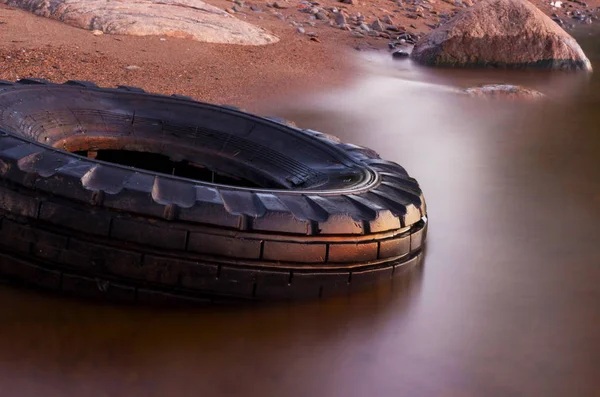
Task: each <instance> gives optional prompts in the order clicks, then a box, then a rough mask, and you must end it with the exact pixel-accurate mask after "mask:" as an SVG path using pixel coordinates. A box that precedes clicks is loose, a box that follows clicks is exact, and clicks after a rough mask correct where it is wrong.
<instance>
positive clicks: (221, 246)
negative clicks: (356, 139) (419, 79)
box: [0, 79, 427, 302]
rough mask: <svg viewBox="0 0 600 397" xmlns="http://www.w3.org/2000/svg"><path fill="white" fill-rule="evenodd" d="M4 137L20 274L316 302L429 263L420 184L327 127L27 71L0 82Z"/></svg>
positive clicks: (4, 185)
mask: <svg viewBox="0 0 600 397" xmlns="http://www.w3.org/2000/svg"><path fill="white" fill-rule="evenodd" d="M0 133H1V136H0V216H1V231H2V239H0V273H1V274H2V275H3V276H4V277H5V278H8V279H12V280H18V281H24V282H27V283H31V284H35V285H38V286H41V287H45V288H49V289H53V290H59V291H64V292H69V293H76V294H79V295H85V296H90V297H100V298H111V299H119V300H129V301H151V302H154V301H157V302H158V301H163V300H165V299H166V300H170V299H174V298H175V299H194V300H201V301H204V300H206V301H214V300H215V299H229V298H236V299H237V298H249V299H296V298H319V297H323V296H329V295H333V294H340V293H347V292H351V291H353V290H355V289H359V288H362V287H364V286H368V285H372V284H374V283H377V282H381V281H385V280H391V279H392V277H393V276H394V275H397V274H399V273H401V271H403V270H404V269H408V268H411V267H413V266H415V265H417V264H418V263H419V262H420V260H421V257H422V249H423V243H424V237H425V232H426V225H427V217H426V208H425V201H424V199H423V195H422V193H421V190H420V188H419V185H418V184H417V182H416V181H415V180H414V179H412V178H411V177H409V176H408V174H407V173H406V171H405V170H404V169H403V168H402V167H401V166H399V165H398V164H396V163H393V162H390V161H385V160H382V159H380V158H379V156H378V155H377V154H376V153H374V152H373V151H371V150H369V149H366V148H363V147H359V146H355V145H350V144H344V143H340V142H339V141H338V140H336V139H335V138H333V137H330V136H328V135H325V134H322V133H319V132H315V131H303V130H300V129H297V128H294V127H291V126H288V125H285V124H283V123H280V122H277V121H273V120H269V119H265V118H261V117H257V116H254V115H251V114H248V113H245V112H242V111H239V110H236V109H233V108H231V107H224V106H216V105H209V104H204V103H199V102H196V101H194V100H192V99H190V98H186V97H168V96H161V95H154V94H148V93H145V92H144V91H143V90H141V89H137V88H132V87H119V88H116V89H107V88H99V87H97V86H96V85H94V84H92V83H89V82H78V81H69V82H67V83H65V84H52V83H49V82H47V81H44V80H37V79H26V80H20V81H18V82H16V83H12V82H5V81H3V82H0ZM85 155H87V157H84V156H85ZM136 159H137V160H136ZM131 161H134V162H136V161H139V162H141V163H144V168H147V169H150V170H144V169H141V168H134V167H131V165H137V164H129V163H128V162H131ZM115 162H116V163H119V164H116V163H115ZM123 164H125V165H123ZM128 165H129V166H128ZM138 167H141V166H138ZM165 167H166V168H165ZM171 167H172V168H173V170H172V172H171V170H170V168H171ZM152 170H154V171H152ZM169 174H173V175H169ZM188 177H190V178H191V177H193V178H195V179H190V178H188ZM213 182H214V183H213ZM224 183H226V184H224Z"/></svg>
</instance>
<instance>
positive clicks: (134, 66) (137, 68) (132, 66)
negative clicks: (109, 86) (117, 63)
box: [124, 65, 141, 70]
mask: <svg viewBox="0 0 600 397" xmlns="http://www.w3.org/2000/svg"><path fill="white" fill-rule="evenodd" d="M124 69H125V70H139V69H141V67H139V66H137V65H129V66H125V68H124Z"/></svg>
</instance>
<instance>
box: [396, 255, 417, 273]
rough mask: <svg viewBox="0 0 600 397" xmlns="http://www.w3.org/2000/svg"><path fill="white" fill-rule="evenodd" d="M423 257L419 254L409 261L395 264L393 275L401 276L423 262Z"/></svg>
mask: <svg viewBox="0 0 600 397" xmlns="http://www.w3.org/2000/svg"><path fill="white" fill-rule="evenodd" d="M422 259H423V256H422V255H417V256H415V257H412V258H410V259H409V260H407V261H404V262H401V263H398V264H397V265H395V266H394V274H393V276H394V277H397V276H401V275H402V274H404V273H406V272H407V271H409V270H410V269H412V268H413V267H416V266H418V265H420V264H421V262H422Z"/></svg>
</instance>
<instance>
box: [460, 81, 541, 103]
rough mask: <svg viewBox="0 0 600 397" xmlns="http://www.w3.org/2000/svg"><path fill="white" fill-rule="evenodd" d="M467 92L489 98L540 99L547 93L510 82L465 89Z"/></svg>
mask: <svg viewBox="0 0 600 397" xmlns="http://www.w3.org/2000/svg"><path fill="white" fill-rule="evenodd" d="M464 92H465V94H467V95H469V96H472V97H481V98H489V99H499V98H501V99H528V100H531V99H540V98H543V97H544V96H545V95H544V94H542V93H541V92H539V91H536V90H532V89H530V88H525V87H520V86H517V85H509V84H488V85H483V86H480V87H472V88H467V89H466V90H464Z"/></svg>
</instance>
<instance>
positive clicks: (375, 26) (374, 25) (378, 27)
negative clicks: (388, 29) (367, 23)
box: [371, 19, 385, 32]
mask: <svg viewBox="0 0 600 397" xmlns="http://www.w3.org/2000/svg"><path fill="white" fill-rule="evenodd" d="M371 29H373V30H376V31H378V32H383V31H384V30H385V28H384V27H383V25H382V24H381V21H380V20H379V19H376V20H375V21H373V23H372V24H371Z"/></svg>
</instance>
